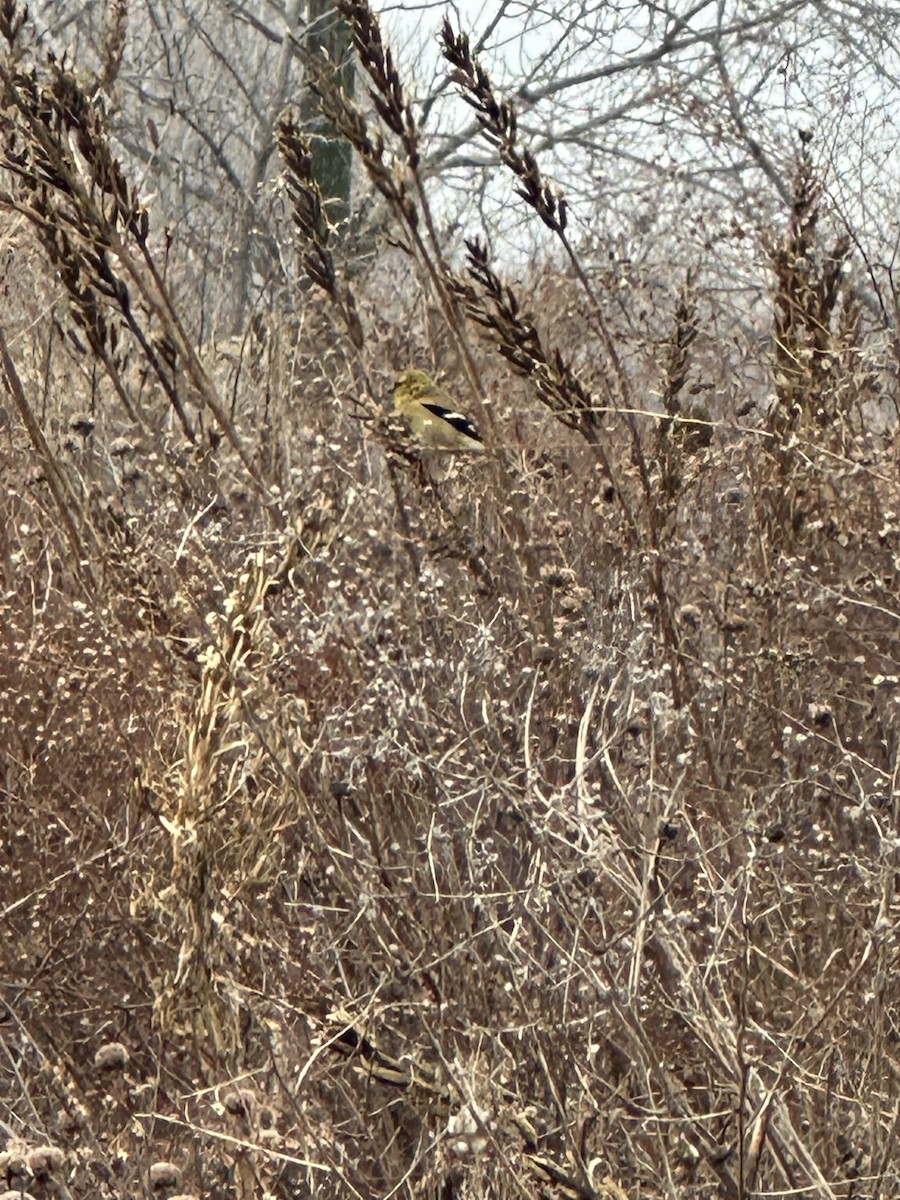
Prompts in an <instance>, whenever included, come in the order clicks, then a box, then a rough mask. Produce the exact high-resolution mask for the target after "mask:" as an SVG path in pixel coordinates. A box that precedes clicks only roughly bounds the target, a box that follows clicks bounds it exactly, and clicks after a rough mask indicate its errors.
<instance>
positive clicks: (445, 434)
mask: <svg viewBox="0 0 900 1200" xmlns="http://www.w3.org/2000/svg"><path fill="white" fill-rule="evenodd" d="M394 408H395V409H396V410H397V412H398V413H399V414H400V416H401V417H405V418H406V420H407V422H408V423H409V426H410V428H411V429H412V431H413V433H414V434H416V436H417V437H419V438H420V439H421V440H422V441H423V442H424V443H425V445H426V446H430V447H432V449H436V450H471V451H474V452H475V453H476V454H484V452H485V449H486V447H485V444H484V442H483V441H482V440H481V434H480V433H479V432H478V430H477V429H476V428H475V426H474V425H473V424H472V422H471V421H470V420H469V418H468V417H466V416H464V415H463V414H462V413H461V412H457V411H456V409H455V408H453V401H452V399H451V397H450V396H448V395H447V393H446V392H445V391H444V389H443V388H442V387H438V385H437V384H436V383H435V382H434V380H433V379H430V378H429V377H428V376H427V375H426V374H425V372H424V371H416V370H412V369H411V370H408V371H404V372H403V373H402V375H400V376H398V378H397V380H396V382H395V383H394Z"/></svg>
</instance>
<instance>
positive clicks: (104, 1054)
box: [94, 1042, 128, 1071]
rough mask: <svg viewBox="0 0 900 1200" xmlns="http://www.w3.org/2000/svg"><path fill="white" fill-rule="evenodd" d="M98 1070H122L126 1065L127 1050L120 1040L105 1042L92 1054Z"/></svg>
mask: <svg viewBox="0 0 900 1200" xmlns="http://www.w3.org/2000/svg"><path fill="white" fill-rule="evenodd" d="M94 1066H95V1067H96V1068H97V1070H98V1071H122V1070H124V1069H125V1067H127V1066H128V1051H127V1050H126V1049H125V1047H124V1046H123V1045H122V1043H121V1042H107V1043H106V1045H105V1046H101V1047H100V1049H99V1050H98V1051H97V1053H96V1054H95V1055H94Z"/></svg>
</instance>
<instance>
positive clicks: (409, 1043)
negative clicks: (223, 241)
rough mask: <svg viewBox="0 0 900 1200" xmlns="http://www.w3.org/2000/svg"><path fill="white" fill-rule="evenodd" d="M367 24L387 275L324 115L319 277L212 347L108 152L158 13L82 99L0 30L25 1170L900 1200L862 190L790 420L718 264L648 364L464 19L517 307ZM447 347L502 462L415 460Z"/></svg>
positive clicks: (798, 237) (11, 792) (0, 580)
mask: <svg viewBox="0 0 900 1200" xmlns="http://www.w3.org/2000/svg"><path fill="white" fill-rule="evenodd" d="M340 13H341V16H342V19H343V20H345V21H346V22H347V23H348V25H349V28H350V31H351V33H352V37H353V40H354V43H355V51H356V54H357V56H358V62H359V69H360V73H361V78H362V79H363V80H364V81H365V87H366V89H367V91H366V90H363V89H357V98H354V97H353V96H351V95H349V94H348V93H347V92H346V91H345V90H343V89H342V87H341V76H340V74H339V73H338V72H337V68H336V65H335V64H332V63H330V62H329V61H328V60H327V59H326V58H322V59H321V60H317V61H316V62H315V63H312V64H310V84H311V86H312V88H313V89H314V90H315V93H316V94H317V95H318V97H319V99H320V103H321V107H322V110H323V112H324V113H325V115H326V117H327V119H328V121H329V122H330V125H331V127H332V128H334V129H335V130H337V131H339V134H340V136H341V137H343V138H345V139H347V140H348V141H349V142H350V143H351V144H352V146H353V148H354V151H355V153H356V155H357V156H358V159H359V162H360V164H361V166H362V167H363V168H364V173H365V176H366V177H367V178H368V180H369V181H371V184H372V185H373V188H374V191H375V193H376V196H377V198H378V202H379V203H380V204H381V206H382V212H381V221H382V224H381V226H380V229H381V232H380V233H379V234H378V235H377V236H378V238H380V241H378V243H377V244H378V249H377V250H376V252H375V254H374V258H373V259H372V261H371V262H370V266H369V268H368V270H367V272H366V274H365V275H362V274H360V273H359V272H354V271H353V270H352V269H351V265H352V264H350V263H348V261H347V254H348V251H347V249H346V247H347V246H348V245H349V244H350V243H349V241H348V239H347V237H346V230H345V229H341V228H335V226H334V225H333V224H332V220H331V217H330V215H329V206H328V204H327V199H328V198H327V197H323V196H322V194H321V191H320V190H319V187H318V184H317V182H316V178H315V172H314V171H313V170H312V166H311V164H312V154H311V149H310V146H309V143H308V141H307V139H306V135H305V133H304V129H303V125H302V121H300V120H299V119H298V117H297V116H296V114H295V113H292V112H286V113H285V114H284V115H283V116H282V118H281V120H280V121H279V122H278V126H277V142H278V147H279V150H280V153H281V162H282V168H283V172H284V175H283V187H282V189H281V193H280V194H281V196H282V197H283V201H284V203H285V205H286V206H287V210H288V212H289V215H290V218H291V223H292V229H293V237H294V243H293V244H292V245H285V247H284V254H285V257H286V258H287V257H289V256H290V255H291V254H295V255H296V258H297V261H298V262H299V263H300V268H301V270H302V272H303V274H304V278H305V289H301V290H300V291H299V293H298V295H297V296H296V298H295V304H294V307H293V309H292V311H291V312H289V313H283V312H275V311H271V310H264V309H261V310H260V311H259V312H258V313H257V314H256V317H255V318H254V321H253V323H252V324H251V325H250V326H249V327H248V329H247V332H246V335H245V336H244V337H243V338H238V339H231V340H230V341H229V342H228V343H227V344H224V345H211V344H209V343H208V342H205V343H202V344H201V340H200V338H199V333H198V330H197V329H196V328H195V321H194V314H192V313H191V312H185V311H182V308H181V306H180V303H179V279H180V278H181V277H182V272H183V271H184V270H186V269H187V268H186V267H185V266H184V265H183V262H182V260H181V259H180V258H179V255H180V253H181V250H180V247H179V244H178V237H177V232H176V233H173V234H170V233H169V232H167V231H166V230H165V229H164V228H157V227H156V226H155V224H154V220H153V218H152V216H151V212H150V210H148V207H147V205H146V204H145V203H144V202H143V201H142V200H141V197H140V195H139V192H138V189H137V187H136V185H135V184H134V183H133V182H132V181H131V180H130V177H129V171H128V169H127V168H126V166H125V165H123V159H122V156H121V153H120V152H118V151H117V149H116V146H115V141H114V139H113V137H112V135H111V132H110V128H109V122H108V116H107V109H108V97H107V92H106V90H105V89H111V88H112V87H113V85H114V82H115V79H116V78H117V76H118V74H119V71H120V68H121V63H122V56H123V53H125V52H126V49H127V47H126V42H127V28H126V26H127V22H126V16H127V5H126V4H124V3H117V4H114V5H113V6H112V9H111V17H110V32H109V37H108V38H107V39H106V43H105V44H106V46H107V50H106V51H105V54H106V57H107V62H106V64H105V65H104V67H103V69H102V71H101V72H100V74H99V75H97V76H96V77H94V76H88V75H86V74H84V73H82V72H80V71H79V70H78V69H77V66H76V65H75V64H73V63H69V62H67V61H66V60H65V58H62V57H58V58H53V57H49V58H48V57H44V58H41V57H40V56H39V55H38V54H37V53H36V52H35V51H34V49H33V46H32V45H31V43H30V42H29V36H30V30H31V26H30V23H29V20H28V18H27V13H26V10H24V8H22V7H21V6H20V5H18V4H16V3H13V2H12V0H3V2H2V3H0V35H2V37H3V39H4V40H5V48H4V52H3V56H2V62H0V86H2V89H3V108H2V120H0V139H2V142H0V212H2V218H0V219H2V239H3V263H4V267H3V271H4V291H3V300H2V307H0V313H2V316H0V367H2V371H0V376H2V382H3V388H4V397H5V398H4V400H3V408H2V410H0V471H2V480H3V512H2V521H0V587H2V591H0V616H2V630H3V640H2V651H0V770H2V802H0V847H2V860H3V867H2V871H0V931H2V936H0V1194H2V1195H4V1196H6V1197H8V1198H9V1200H12V1197H13V1196H15V1197H17V1198H22V1197H28V1196H31V1197H34V1200H45V1198H46V1200H50V1198H54V1200H55V1198H58V1200H81V1198H82V1197H83V1198H85V1200H86V1198H88V1197H104V1198H107V1197H108V1198H110V1200H111V1198H113V1197H116V1198H122V1200H124V1198H131V1197H154V1198H159V1200H173V1197H177V1196H181V1197H185V1196H195V1197H198V1198H199V1197H203V1198H204V1200H205V1198H209V1200H231V1198H237V1200H250V1198H251V1197H253V1198H260V1200H261V1198H262V1197H269V1196H274V1197H279V1198H283V1200H296V1198H298V1197H306V1196H309V1197H323V1198H324V1197H328V1198H333V1197H356V1198H366V1200H368V1198H370V1197H384V1198H387V1197H434V1198H435V1200H437V1198H441V1200H451V1198H457V1197H458V1198H460V1200H461V1198H463V1197H473V1198H475V1197H496V1198H498V1200H499V1198H502V1200H507V1198H509V1200H512V1198H518V1197H526V1196H527V1197H533V1196H540V1197H564V1198H566V1200H597V1198H600V1197H602V1198H604V1200H626V1198H627V1200H639V1198H640V1200H644V1198H647V1197H669V1198H675V1197H678V1198H679V1200H688V1198H690V1200H701V1198H707V1197H710V1198H711V1197H725V1198H727V1200H744V1198H748V1197H751V1196H762V1195H768V1196H808V1197H816V1198H817V1200H818V1198H826V1197H827V1198H834V1197H841V1198H842V1200H850V1198H851V1197H854V1198H856V1197H858V1198H860V1200H862V1197H871V1198H875V1197H888V1196H893V1195H896V1194H897V1191H898V1188H900V1171H898V1166H897V1164H898V1161H900V1157H898V1156H900V1150H898V1144H897V1133H898V1126H900V1065H898V1060H900V1053H898V1051H897V1042H898V1037H900V1028H898V1015H897V1014H898V999H900V996H898V990H900V989H898V983H897V979H898V963H897V958H898V938H897V923H898V918H900V904H898V898H897V895H896V881H897V877H898V876H897V870H898V861H897V859H898V846H900V796H898V792H897V791H896V790H895V788H896V787H897V779H898V762H900V758H898V754H900V664H898V652H897V646H898V635H897V631H898V623H900V607H898V595H900V570H898V568H900V516H898V486H897V444H896V412H897V409H896V400H897V397H896V394H895V393H896V381H895V378H893V377H892V374H891V372H890V371H889V370H887V369H886V364H884V363H882V362H881V360H880V358H879V353H880V351H879V350H878V343H877V341H876V339H875V333H876V332H877V331H874V330H873V329H872V328H870V327H869V325H867V324H866V319H864V315H863V309H862V307H861V306H860V304H859V303H858V301H857V299H856V298H855V297H854V295H853V294H852V292H851V290H850V289H851V287H852V284H853V276H852V257H851V255H850V253H849V242H848V241H846V240H837V241H835V242H834V244H833V245H831V248H830V249H827V250H826V249H823V241H822V239H823V236H824V235H823V234H822V232H821V231H820V225H824V224H825V221H826V216H825V214H824V210H823V208H822V183H823V180H822V174H821V172H822V169H823V168H822V166H821V164H817V162H816V161H815V158H814V153H813V147H812V146H810V145H808V144H805V143H804V144H802V145H800V146H799V147H798V148H797V149H796V152H795V183H794V202H793V209H792V211H791V212H789V213H787V214H782V216H781V217H780V218H778V219H777V220H776V221H775V222H774V223H773V226H772V229H771V230H770V231H769V232H768V234H767V236H766V237H764V238H761V239H760V262H759V269H760V281H761V286H764V287H765V288H766V289H767V293H766V294H767V296H768V305H769V313H770V329H771V337H770V339H769V340H768V341H767V343H766V345H765V347H764V354H765V355H766V356H767V357H766V360H765V363H764V366H765V368H766V369H767V371H768V374H769V379H770V383H771V386H770V392H771V395H770V396H769V397H768V400H767V398H766V396H764V395H759V394H754V392H753V389H752V387H751V385H750V383H749V382H747V383H744V381H742V380H741V379H737V380H736V379H734V378H733V377H729V378H727V379H726V378H723V377H722V376H721V375H717V373H716V371H717V363H719V362H720V359H719V357H718V355H719V350H720V347H719V345H718V343H717V340H716V337H715V336H714V334H713V333H711V332H710V328H711V326H710V321H711V319H712V318H711V316H710V312H711V309H710V299H709V297H708V296H705V295H704V294H703V293H702V291H701V287H700V283H699V282H698V279H699V277H700V274H701V272H700V270H699V267H698V272H697V274H694V273H692V274H691V275H690V276H689V277H687V278H684V279H682V280H677V281H675V285H674V286H673V288H672V290H671V297H672V299H671V313H670V317H669V327H670V332H669V333H668V335H667V336H666V337H665V338H663V339H661V340H660V342H659V344H658V345H657V346H656V347H655V348H651V349H652V351H653V353H652V354H651V355H650V356H649V357H650V358H652V360H653V362H654V364H655V367H654V370H653V371H650V372H647V371H642V370H640V369H638V367H636V366H635V365H634V364H635V363H638V362H640V361H643V360H646V358H647V357H648V355H647V351H648V348H647V347H646V346H644V347H640V348H636V347H634V346H632V345H628V344H626V342H625V340H624V339H623V337H622V336H621V335H620V333H619V332H618V331H617V330H618V326H617V322H616V316H615V309H614V306H612V305H611V304H610V303H608V300H607V297H606V296H605V295H604V294H603V293H602V292H599V291H598V290H597V289H596V287H595V286H594V285H593V283H592V275H591V272H590V271H589V270H588V269H587V268H586V267H585V265H584V264H583V263H582V262H581V261H580V258H579V250H578V245H577V241H576V239H575V236H574V234H573V232H572V222H571V220H570V219H569V220H567V209H566V201H565V196H564V193H563V191H562V189H561V188H559V187H557V185H556V184H554V183H552V182H551V181H549V180H547V179H546V178H545V177H544V175H543V174H542V171H541V166H540V164H539V162H538V161H537V160H536V159H535V157H534V156H533V155H532V154H531V153H530V152H529V151H528V149H527V147H526V146H525V145H524V144H523V141H522V137H521V134H520V131H519V129H518V127H517V122H516V114H515V110H514V107H513V106H512V105H511V104H510V103H509V102H508V101H506V100H504V99H503V98H501V97H499V96H498V95H496V93H495V90H494V88H493V85H492V83H491V80H490V78H489V77H488V75H487V74H486V72H485V71H484V70H483V69H482V68H481V67H480V66H479V64H478V62H477V58H476V56H475V55H474V54H473V53H472V51H471V49H470V47H469V44H468V42H467V40H466V39H465V37H463V36H462V35H460V34H459V33H457V32H456V31H455V30H454V29H453V28H452V27H451V26H450V25H449V24H448V25H447V26H446V27H445V29H444V34H443V47H444V53H445V56H446V59H447V63H448V71H449V72H450V76H451V79H452V82H453V85H454V86H456V87H458V88H459V89H460V93H461V95H462V97H463V98H464V99H465V100H466V101H467V102H468V103H469V104H471V105H472V106H473V108H474V110H475V112H476V114H477V117H478V120H479V121H480V123H481V124H482V126H483V129H484V134H485V139H486V144H487V145H488V146H492V147H494V149H495V150H496V151H497V154H498V169H505V170H508V171H510V172H512V174H513V176H514V179H515V187H516V190H517V191H518V193H519V195H520V197H521V200H522V202H523V204H525V205H526V206H527V207H528V208H530V209H531V210H532V212H533V213H534V214H535V216H536V218H538V219H540V220H542V221H543V222H544V223H545V224H546V226H547V227H548V229H549V230H550V231H551V232H552V233H553V235H554V236H556V237H557V238H558V239H559V246H560V252H561V253H560V261H561V262H563V263H565V264H566V266H565V269H563V270H555V271H551V270H550V269H549V268H548V269H547V270H546V271H543V272H542V271H538V270H537V269H536V270H535V276H534V279H533V281H532V282H531V284H529V285H528V290H527V292H526V287H525V285H523V284H522V282H521V280H520V279H519V280H517V279H516V278H515V277H513V276H512V275H510V274H509V273H507V272H505V271H504V265H503V264H502V263H497V262H492V261H491V256H490V253H489V251H488V249H487V246H488V240H487V239H486V238H485V237H484V236H482V235H481V234H482V232H483V231H481V232H480V231H471V233H470V236H469V237H468V241H467V247H468V253H467V256H466V257H464V258H463V259H457V258H456V257H454V255H453V254H452V253H451V252H450V250H449V248H448V247H447V246H445V245H444V244H443V243H442V239H441V235H440V230H439V225H438V222H437V221H436V220H435V218H434V215H433V212H432V209H431V208H430V206H429V198H430V195H431V194H432V191H431V189H432V188H433V186H434V185H433V182H432V181H429V180H428V179H426V178H424V177H423V175H422V168H421V161H420V154H419V150H418V147H419V144H420V136H421V135H420V130H419V127H418V123H417V114H416V109H415V106H414V104H413V103H412V101H411V100H410V99H408V97H407V93H406V89H405V87H404V82H403V80H402V79H401V77H400V75H399V73H398V71H397V68H396V65H395V62H394V59H393V58H392V56H391V53H390V50H389V48H388V47H387V46H386V45H385V44H384V42H383V40H382V37H381V33H380V30H379V26H378V22H377V20H376V18H375V16H374V14H373V13H372V11H371V10H370V9H369V8H368V7H367V5H366V3H365V2H363V0H342V3H341V5H340ZM825 242H826V243H828V239H827V238H826V239H825ZM572 312H577V314H578V321H579V323H580V324H579V328H578V337H577V338H574V337H573V336H572V334H571V328H572V326H571V313H572ZM536 314H539V315H536ZM563 328H567V329H568V330H569V333H568V336H567V338H566V340H565V341H562V342H561V341H560V340H558V336H557V335H558V333H559V330H561V329H563ZM638 349H639V350H640V351H641V353H637V351H638ZM410 363H416V364H417V365H419V366H422V367H424V368H425V369H427V370H429V371H431V372H432V373H434V374H436V375H438V374H443V375H444V376H445V377H446V381H447V384H448V386H449V387H450V388H451V389H452V390H453V391H454V393H455V394H456V395H457V396H458V397H459V401H460V404H461V406H463V407H464V408H466V409H467V410H468V411H470V412H471V413H472V414H473V416H475V417H476V418H477V420H478V422H479V424H480V425H481V426H482V428H483V430H484V433H485V438H486V440H487V442H488V444H489V449H490V453H489V454H487V455H485V456H481V457H478V458H474V457H472V458H470V457H467V456H459V457H450V456H440V455H435V453H434V452H429V451H427V450H426V449H424V448H419V447H417V446H416V445H415V444H413V443H412V442H411V441H410V440H409V438H408V437H407V436H406V433H405V431H404V430H403V428H402V427H401V426H400V425H398V423H397V421H396V420H395V419H394V418H393V417H392V415H391V413H390V408H389V403H388V397H389V394H390V387H391V381H392V379H393V376H394V375H395V373H396V372H397V370H398V369H400V368H402V367H404V366H406V365H408V364H410ZM732 398H734V399H735V402H734V403H732ZM892 413H893V414H894V416H893V417H892V416H891V414H892Z"/></svg>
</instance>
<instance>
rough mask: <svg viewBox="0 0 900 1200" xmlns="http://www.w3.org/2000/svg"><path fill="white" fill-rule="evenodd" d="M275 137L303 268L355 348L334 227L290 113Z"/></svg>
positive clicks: (358, 330) (357, 336) (357, 326)
mask: <svg viewBox="0 0 900 1200" xmlns="http://www.w3.org/2000/svg"><path fill="white" fill-rule="evenodd" d="M276 137H277V140H278V149H279V150H280V152H281V157H282V159H283V160H284V165H285V167H286V169H287V177H286V178H287V191H288V196H289V197H290V201H291V207H292V210H293V214H292V215H293V220H294V225H295V227H296V229H297V231H298V233H299V234H300V237H301V238H302V240H303V242H304V244H305V247H306V248H305V250H304V251H303V253H302V259H301V261H302V263H303V267H304V270H305V271H306V273H307V275H309V277H310V279H311V280H312V281H313V283H315V284H316V285H317V286H318V287H320V288H321V289H322V291H323V292H325V293H326V294H327V295H328V296H329V298H330V299H331V302H332V303H333V304H334V306H335V308H337V310H338V312H339V314H340V316H341V319H342V320H343V322H344V326H345V328H346V330H347V334H348V336H349V337H350V340H351V342H352V343H353V345H354V346H355V347H356V349H357V350H361V349H362V346H363V342H364V340H365V337H364V334H363V329H362V324H361V322H360V319H359V312H358V310H357V307H356V301H355V300H354V298H353V293H352V292H351V291H350V289H349V287H347V286H341V284H340V283H339V281H338V278H337V272H336V270H335V265H334V256H333V254H332V253H331V248H330V243H331V242H332V241H333V240H334V237H335V229H334V226H333V225H332V224H331V222H330V221H329V220H328V217H327V215H326V212H325V205H324V203H323V199H322V193H321V190H320V188H319V185H318V184H317V183H316V181H315V180H314V179H313V177H312V150H311V147H310V143H309V139H308V138H306V137H304V136H303V135H302V133H301V132H300V128H299V126H298V124H297V122H296V120H295V119H294V117H293V115H292V114H290V113H283V114H282V115H281V117H280V118H279V121H278V125H277V129H276Z"/></svg>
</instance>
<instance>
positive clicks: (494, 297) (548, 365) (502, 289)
mask: <svg viewBox="0 0 900 1200" xmlns="http://www.w3.org/2000/svg"><path fill="white" fill-rule="evenodd" d="M466 251H467V260H468V266H467V269H468V273H469V275H470V277H471V278H472V280H473V281H474V285H475V286H473V284H466V283H464V282H462V281H461V280H460V279H458V278H457V277H456V276H455V275H452V274H450V273H448V274H447V284H448V286H449V287H450V289H451V291H452V292H453V294H454V295H455V296H456V297H457V299H458V300H460V301H461V302H462V304H463V305H464V307H465V311H466V315H467V316H469V317H471V319H472V320H473V321H475V323H476V324H478V325H480V326H481V327H482V328H483V329H484V330H485V331H486V336H487V337H488V339H489V340H490V341H491V343H492V344H494V345H496V347H497V349H498V350H499V351H500V353H501V355H502V356H503V357H504V358H505V359H506V360H507V362H508V363H510V364H511V366H512V367H514V369H515V370H516V371H518V372H519V374H521V375H525V376H526V377H527V378H529V379H531V380H532V382H533V383H534V385H535V387H536V389H537V394H538V396H539V398H540V400H541V402H542V403H543V404H545V405H546V406H547V407H548V408H549V409H550V410H551V411H552V412H553V413H554V414H555V415H556V416H557V417H558V418H559V420H560V421H562V423H563V424H564V425H567V426H568V427H569V428H570V429H575V430H577V431H578V432H579V433H580V434H581V435H582V436H583V437H584V438H585V439H586V440H587V441H588V442H591V443H592V444H594V445H596V444H598V442H599V438H600V422H599V419H598V414H597V410H596V406H595V404H594V401H593V398H592V397H591V395H590V394H589V393H588V392H587V390H586V389H585V388H584V387H583V385H582V384H581V383H580V382H579V381H578V379H577V378H576V377H575V375H574V373H573V371H572V369H571V367H570V366H569V365H568V364H567V363H566V362H565V360H564V359H563V357H562V355H561V353H560V352H559V351H558V350H557V351H555V352H549V353H548V352H547V351H546V350H545V348H544V346H543V343H542V341H541V336H540V334H539V333H538V331H537V329H536V327H535V325H534V322H533V321H532V319H531V318H530V317H529V316H528V315H527V314H526V313H524V312H523V311H522V309H521V307H520V305H519V301H518V299H517V297H516V295H515V293H514V292H513V290H512V288H511V287H509V286H508V285H506V284H504V283H502V282H501V281H500V278H499V276H497V275H496V274H495V273H494V271H493V270H492V269H491V266H490V261H489V256H488V251H487V247H486V246H484V245H483V244H482V243H481V242H480V241H478V240H477V239H475V238H473V239H471V240H467V241H466Z"/></svg>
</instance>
